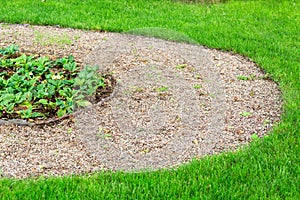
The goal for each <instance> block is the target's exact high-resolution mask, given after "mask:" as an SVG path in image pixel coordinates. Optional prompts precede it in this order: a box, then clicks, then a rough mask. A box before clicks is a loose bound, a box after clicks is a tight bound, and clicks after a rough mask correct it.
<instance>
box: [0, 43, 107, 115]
mask: <svg viewBox="0 0 300 200" xmlns="http://www.w3.org/2000/svg"><path fill="white" fill-rule="evenodd" d="M101 87H102V88H103V87H105V78H104V77H103V76H102V75H101V74H99V73H98V72H97V67H88V66H86V67H84V68H83V69H82V68H81V67H80V66H79V65H78V64H77V63H76V62H75V60H74V57H73V56H72V55H70V56H68V57H64V58H59V59H56V60H50V59H49V58H47V57H35V56H33V55H26V54H20V52H19V50H18V47H17V46H15V45H11V46H8V47H6V48H3V49H0V99H1V101H0V118H3V119H13V118H22V119H34V118H37V119H44V118H51V117H61V116H64V115H66V114H71V113H73V112H74V110H75V109H76V108H80V107H85V106H88V105H91V104H92V103H93V102H92V99H93V98H92V97H93V95H95V93H96V92H97V89H99V88H101Z"/></svg>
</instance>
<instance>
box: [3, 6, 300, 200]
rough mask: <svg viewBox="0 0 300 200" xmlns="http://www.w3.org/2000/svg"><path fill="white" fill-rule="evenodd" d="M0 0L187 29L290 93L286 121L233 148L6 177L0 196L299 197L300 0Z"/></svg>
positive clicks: (128, 24)
mask: <svg viewBox="0 0 300 200" xmlns="http://www.w3.org/2000/svg"><path fill="white" fill-rule="evenodd" d="M0 4H1V6H0V10H1V13H2V14H1V16H0V21H5V22H10V23H36V24H52V25H56V24H60V25H61V26H72V27H77V28H89V29H102V30H109V31H127V30H130V29H133V28H140V27H147V26H148V27H149V26H152V27H153V26H159V27H165V28H172V29H175V30H178V31H181V32H184V33H186V34H188V35H189V36H190V37H192V38H193V39H194V40H196V41H197V42H199V43H201V44H205V45H208V46H211V47H217V48H221V49H224V50H233V51H235V52H238V53H240V54H243V55H246V56H248V57H250V58H251V59H252V60H254V61H255V62H257V63H258V64H259V65H260V66H261V67H262V68H263V69H265V70H266V71H267V72H268V73H269V74H270V75H271V77H272V78H273V79H275V80H276V81H278V82H279V84H280V86H281V88H282V90H283V93H284V100H285V105H284V108H285V110H284V112H285V113H284V116H283V117H282V122H281V123H280V124H279V125H278V126H277V127H276V128H275V129H274V130H273V131H272V134H271V135H270V136H269V137H267V138H265V139H263V140H258V141H256V142H254V143H252V144H251V145H250V147H249V148H245V149H243V150H241V151H238V152H236V153H234V154H233V153H227V154H222V155H220V156H214V157H208V158H205V159H203V160H200V161H195V162H193V163H192V164H190V165H187V166H184V167H181V168H179V169H177V170H172V171H159V172H154V173H139V174H129V173H116V174H114V173H103V174H102V173H100V174H96V175H93V176H90V177H85V176H83V177H64V178H53V179H46V180H45V179H43V178H40V179H38V180H34V179H29V180H8V179H4V180H1V183H0V184H1V189H0V191H1V192H0V193H1V195H2V197H3V198H6V199H14V198H15V199H18V198H23V199H26V198H27V199H40V198H61V199H70V198H77V199H80V198H94V199H97V198H98V199H101V198H111V199H113V198H126V197H128V196H130V197H132V198H148V199H150V198H152V199H153V198H156V199H157V198H162V199H172V198H173V199H175V198H177V199H178V198H182V199H199V198H203V199H205V198H206V199H218V198H219V199H230V198H231V199H238V198H249V199H261V198H265V199H284V198H287V199H298V198H299V190H298V188H299V187H300V185H299V174H300V173H299V172H300V169H299V162H300V161H299V156H298V155H299V153H298V152H299V147H300V145H299V143H300V139H299V130H300V127H299V124H300V122H299V119H300V117H299V116H300V113H299V112H300V111H299V110H300V109H299V103H300V100H299V97H300V95H299V91H300V90H299V88H300V86H299V48H298V47H299V37H298V36H299V24H300V23H299V10H300V8H299V1H264V2H253V1H250V2H249V1H232V2H228V3H226V4H222V5H211V6H201V5H191V4H189V5H185V4H181V3H174V4H173V3H172V2H171V1H166V2H163V1H161V2H160V1H140V2H128V1H118V2H112V1H111V2H110V1H106V2H103V4H97V3H96V1H85V2H84V3H82V2H81V1H72V3H70V2H67V1H60V2H57V1H55V2H54V1H45V2H43V3H42V2H41V1H26V3H25V4H24V1H14V2H7V1H0ZM124 8H127V9H124ZM254 8H255V9H254ZM67 11H69V12H67ZM95 16H97V17H95ZM83 18H84V19H85V21H84V22H83V21H82V20H81V19H83ZM220 27H222V28H220ZM101 195H102V196H101Z"/></svg>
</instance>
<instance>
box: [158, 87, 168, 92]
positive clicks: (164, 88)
mask: <svg viewBox="0 0 300 200" xmlns="http://www.w3.org/2000/svg"><path fill="white" fill-rule="evenodd" d="M168 89H169V87H167V86H162V87H157V88H155V91H156V92H165V91H167V90H168Z"/></svg>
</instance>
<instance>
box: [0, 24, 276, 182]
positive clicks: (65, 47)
mask: <svg viewBox="0 0 300 200" xmlns="http://www.w3.org/2000/svg"><path fill="white" fill-rule="evenodd" d="M11 43H15V44H17V45H18V46H20V47H21V49H22V51H23V52H30V53H33V54H39V55H47V56H50V57H61V56H67V55H69V54H73V55H74V57H75V59H76V60H77V61H78V62H80V63H83V64H88V65H98V66H99V68H100V69H101V70H102V71H104V72H105V73H110V74H112V75H113V76H114V77H115V78H116V79H117V86H116V88H115V90H114V92H113V94H112V96H111V98H110V100H108V101H106V102H104V103H102V104H101V105H95V106H93V107H92V108H90V109H86V110H85V111H84V112H81V113H79V114H78V115H77V116H76V117H74V118H71V119H66V120H63V121H61V122H59V123H57V124H55V125H45V126H39V127H20V126H15V125H2V126H0V172H1V175H2V176H4V177H16V178H25V177H29V176H38V175H42V174H43V175H45V176H49V175H68V174H80V173H88V172H94V171H98V170H106V169H112V170H125V171H136V170H144V169H150V170H152V169H158V168H164V167H174V166H177V165H179V164H181V163H184V162H188V161H189V160H190V159H192V158H195V157H196V158H200V157H202V156H205V155H208V154H215V153H219V152H222V151H225V150H234V149H236V148H238V147H239V146H240V145H243V144H247V143H249V142H250V141H251V135H253V134H256V135H258V136H259V137H263V136H265V135H266V134H268V132H269V130H270V128H271V127H272V126H273V125H274V124H275V123H277V122H279V120H280V114H281V109H282V100H281V93H280V91H279V90H278V87H277V85H276V84H275V83H274V82H272V81H271V80H269V79H268V77H267V75H266V74H264V72H262V71H261V70H260V69H259V68H258V67H257V66H256V65H255V64H254V63H253V62H251V61H249V60H248V59H246V58H244V57H242V56H239V55H233V54H230V53H226V52H221V51H217V50H213V49H208V48H205V47H203V46H199V45H192V44H183V43H175V42H168V41H164V40H159V39H154V38H147V37H141V36H132V35H126V34H116V33H105V32H93V31H82V30H74V29H61V28H58V27H42V26H31V25H7V24H0V47H4V46H7V45H10V44H11ZM239 77H240V78H239ZM245 77H248V80H241V79H242V78H244V79H245Z"/></svg>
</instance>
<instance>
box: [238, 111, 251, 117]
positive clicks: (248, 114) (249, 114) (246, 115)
mask: <svg viewBox="0 0 300 200" xmlns="http://www.w3.org/2000/svg"><path fill="white" fill-rule="evenodd" d="M240 115H241V116H243V117H249V116H251V115H252V113H251V112H247V111H244V112H241V113H240Z"/></svg>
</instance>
